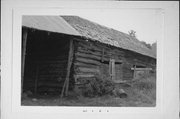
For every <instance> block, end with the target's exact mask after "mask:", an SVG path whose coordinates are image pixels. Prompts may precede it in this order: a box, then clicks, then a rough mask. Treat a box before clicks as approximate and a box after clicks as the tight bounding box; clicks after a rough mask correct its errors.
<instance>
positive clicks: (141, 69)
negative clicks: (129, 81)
mask: <svg viewBox="0 0 180 119" xmlns="http://www.w3.org/2000/svg"><path fill="white" fill-rule="evenodd" d="M131 70H136V71H150V70H152V68H131Z"/></svg>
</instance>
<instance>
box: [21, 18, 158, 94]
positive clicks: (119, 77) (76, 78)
mask: <svg viewBox="0 0 180 119" xmlns="http://www.w3.org/2000/svg"><path fill="white" fill-rule="evenodd" d="M150 70H156V57H155V55H154V54H153V52H152V51H151V50H150V49H148V48H147V47H146V46H144V45H143V44H141V42H140V41H139V40H138V39H136V38H135V37H132V36H130V35H128V34H125V33H122V32H120V31H117V30H114V29H111V28H108V27H105V26H102V25H99V24H97V23H94V22H91V21H88V20H86V19H83V18H80V17H78V16H23V17H22V91H27V90H30V91H32V92H34V93H44V92H47V93H49V92H53V93H57V94H59V93H61V92H64V91H65V92H67V91H68V90H73V89H74V87H75V86H76V85H79V84H83V81H84V80H86V79H88V78H92V77H95V76H97V75H98V76H101V77H102V78H104V79H109V80H112V81H114V82H116V83H120V82H125V81H130V80H133V79H135V78H137V74H138V73H136V72H140V73H143V72H146V73H148V72H149V71H150Z"/></svg>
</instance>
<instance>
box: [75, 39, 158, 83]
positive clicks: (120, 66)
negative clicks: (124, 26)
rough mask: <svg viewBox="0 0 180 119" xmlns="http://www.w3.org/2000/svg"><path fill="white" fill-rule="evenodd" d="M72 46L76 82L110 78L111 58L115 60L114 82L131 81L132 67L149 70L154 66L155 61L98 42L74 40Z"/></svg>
mask: <svg viewBox="0 0 180 119" xmlns="http://www.w3.org/2000/svg"><path fill="white" fill-rule="evenodd" d="M74 45H75V56H74V57H75V58H74V59H75V60H74V71H75V72H74V77H75V80H76V81H77V82H81V79H82V80H83V79H86V78H91V77H94V76H96V75H100V76H101V77H103V78H110V75H109V60H110V59H111V58H112V59H115V80H131V79H133V70H131V68H132V67H133V66H134V65H138V66H142V67H151V68H152V67H154V66H156V62H155V59H152V58H149V57H146V56H143V55H140V54H137V53H135V52H132V51H128V50H124V49H120V48H115V47H112V46H108V45H105V44H101V43H99V42H93V41H81V40H79V39H76V40H75V42H74ZM82 82H83V81H82Z"/></svg>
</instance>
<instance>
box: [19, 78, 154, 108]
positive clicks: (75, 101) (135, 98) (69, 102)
mask: <svg viewBox="0 0 180 119" xmlns="http://www.w3.org/2000/svg"><path fill="white" fill-rule="evenodd" d="M130 85H131V86H122V85H120V86H119V87H120V88H123V89H124V91H125V92H126V93H127V95H128V97H127V98H119V97H115V96H113V95H104V96H98V97H93V98H89V97H83V96H73V97H71V96H68V97H64V98H62V99H60V96H53V97H52V96H35V97H34V96H32V97H26V98H23V99H22V105H27V106H111V107H115V106H117V107H154V106H155V105H156V76H155V75H151V76H143V77H142V78H141V79H139V80H137V81H134V82H132V83H130Z"/></svg>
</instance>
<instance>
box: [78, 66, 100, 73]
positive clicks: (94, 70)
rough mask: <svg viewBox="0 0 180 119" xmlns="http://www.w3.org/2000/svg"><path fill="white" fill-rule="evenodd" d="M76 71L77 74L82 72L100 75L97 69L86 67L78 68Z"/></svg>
mask: <svg viewBox="0 0 180 119" xmlns="http://www.w3.org/2000/svg"><path fill="white" fill-rule="evenodd" d="M78 71H79V72H83V73H88V72H89V73H97V74H99V73H100V70H99V69H95V68H86V67H78Z"/></svg>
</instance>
